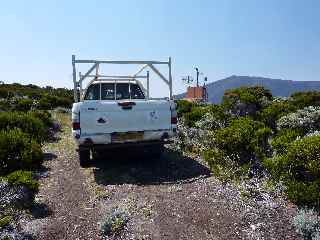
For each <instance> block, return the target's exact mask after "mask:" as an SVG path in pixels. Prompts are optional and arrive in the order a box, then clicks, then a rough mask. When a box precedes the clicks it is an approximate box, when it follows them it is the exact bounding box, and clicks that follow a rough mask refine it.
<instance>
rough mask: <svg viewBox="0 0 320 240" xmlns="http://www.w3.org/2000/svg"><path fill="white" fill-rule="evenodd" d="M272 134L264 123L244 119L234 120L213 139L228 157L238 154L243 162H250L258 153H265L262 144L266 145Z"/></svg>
mask: <svg viewBox="0 0 320 240" xmlns="http://www.w3.org/2000/svg"><path fill="white" fill-rule="evenodd" d="M259 129H261V130H259ZM258 130H259V131H258ZM270 134H271V130H270V129H269V128H266V127H265V126H264V125H263V123H261V122H257V121H254V120H252V119H250V118H243V117H242V118H237V119H233V120H232V121H231V122H230V124H229V126H228V127H226V128H222V129H219V130H218V131H216V132H215V133H214V136H213V139H214V142H215V145H216V146H217V147H218V148H219V149H222V150H224V151H225V152H226V153H227V154H228V155H232V154H237V155H238V156H239V157H240V160H241V162H248V161H250V160H251V159H252V158H253V156H254V155H256V153H259V154H260V153H262V152H264V151H265V149H261V144H262V143H264V144H266V142H267V138H268V137H269V135H270ZM258 150H259V151H258Z"/></svg>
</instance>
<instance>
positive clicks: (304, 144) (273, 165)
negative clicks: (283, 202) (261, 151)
mask: <svg viewBox="0 0 320 240" xmlns="http://www.w3.org/2000/svg"><path fill="white" fill-rule="evenodd" d="M319 153H320V136H310V137H305V138H303V139H300V140H296V141H294V142H292V143H291V144H290V145H289V146H288V147H287V149H286V153H285V154H282V155H278V156H276V157H274V158H271V159H266V160H265V161H264V165H265V166H266V168H267V169H268V170H269V171H270V173H271V174H272V176H273V178H274V179H275V180H277V181H278V180H282V181H283V182H284V183H285V185H286V187H287V188H286V192H287V194H288V197H289V198H290V199H291V200H292V201H294V202H296V203H298V204H309V205H314V206H317V207H320V161H319V158H320V156H319Z"/></svg>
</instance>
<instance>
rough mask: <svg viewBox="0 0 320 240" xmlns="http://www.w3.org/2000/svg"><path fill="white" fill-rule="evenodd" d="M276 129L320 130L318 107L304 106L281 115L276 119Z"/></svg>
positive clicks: (305, 131) (319, 111)
mask: <svg viewBox="0 0 320 240" xmlns="http://www.w3.org/2000/svg"><path fill="white" fill-rule="evenodd" d="M277 127H278V129H280V130H281V129H285V128H291V129H301V130H303V131H304V133H307V132H310V131H311V132H312V131H316V130H320V107H312V106H310V107H305V108H304V109H300V110H298V111H296V112H294V113H290V114H288V115H286V116H283V117H281V118H280V119H279V120H278V121H277Z"/></svg>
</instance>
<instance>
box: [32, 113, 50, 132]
mask: <svg viewBox="0 0 320 240" xmlns="http://www.w3.org/2000/svg"><path fill="white" fill-rule="evenodd" d="M30 114H31V115H32V116H34V117H35V118H37V119H40V120H41V121H42V123H43V124H44V126H45V127H46V128H47V129H49V128H51V127H52V124H53V120H52V116H51V114H50V113H49V112H48V111H45V110H43V111H41V110H35V111H32V112H30Z"/></svg>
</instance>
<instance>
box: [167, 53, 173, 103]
mask: <svg viewBox="0 0 320 240" xmlns="http://www.w3.org/2000/svg"><path fill="white" fill-rule="evenodd" d="M168 65H169V89H170V100H172V73H171V57H169V63H168Z"/></svg>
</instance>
